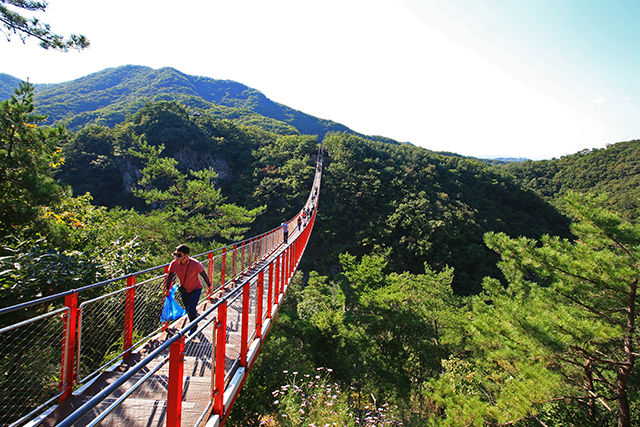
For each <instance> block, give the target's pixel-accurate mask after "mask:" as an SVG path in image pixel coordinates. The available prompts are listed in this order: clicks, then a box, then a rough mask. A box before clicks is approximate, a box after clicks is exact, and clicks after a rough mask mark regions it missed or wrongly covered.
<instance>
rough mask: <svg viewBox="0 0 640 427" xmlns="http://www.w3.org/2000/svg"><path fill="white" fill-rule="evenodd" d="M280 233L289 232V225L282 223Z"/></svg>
mask: <svg viewBox="0 0 640 427" xmlns="http://www.w3.org/2000/svg"><path fill="white" fill-rule="evenodd" d="M282 231H284V232H285V233H288V232H289V224H288V223H286V222H283V223H282Z"/></svg>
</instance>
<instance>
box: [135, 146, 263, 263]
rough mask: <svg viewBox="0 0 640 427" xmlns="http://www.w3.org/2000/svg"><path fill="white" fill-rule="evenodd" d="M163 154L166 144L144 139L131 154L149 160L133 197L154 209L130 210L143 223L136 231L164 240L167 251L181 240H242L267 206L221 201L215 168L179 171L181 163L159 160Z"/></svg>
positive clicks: (166, 158)
mask: <svg viewBox="0 0 640 427" xmlns="http://www.w3.org/2000/svg"><path fill="white" fill-rule="evenodd" d="M162 150H164V145H160V146H159V147H154V146H151V145H149V144H148V143H147V142H146V141H140V142H139V144H138V148H137V149H131V150H129V153H130V154H131V155H132V156H135V157H139V158H142V159H144V161H145V167H144V168H143V169H142V171H141V174H142V177H141V178H140V180H139V181H138V186H139V187H138V188H136V189H133V193H134V195H136V196H137V197H141V198H142V199H144V200H145V202H146V203H147V204H148V205H151V206H152V207H154V209H153V210H152V211H150V212H148V213H147V214H145V215H136V214H134V212H133V211H130V214H131V220H132V221H134V222H135V221H138V222H139V223H138V224H137V225H138V230H139V231H141V232H142V233H144V235H145V236H146V238H147V239H151V240H156V241H159V242H161V246H162V247H163V248H164V249H165V252H166V250H171V248H172V247H173V246H175V245H176V244H178V243H180V242H188V241H194V240H196V239H203V238H204V239H209V238H213V237H217V236H220V237H222V238H224V239H228V240H239V239H240V238H241V237H242V235H243V234H244V233H245V232H246V231H247V230H248V225H249V224H251V222H252V221H253V220H254V218H255V217H256V216H257V215H259V214H260V213H261V212H262V211H263V210H264V207H262V206H261V207H257V208H255V209H252V210H248V209H245V208H242V207H240V206H237V205H235V204H225V203H223V202H224V197H223V196H222V194H221V192H220V189H216V188H215V185H214V180H215V178H216V177H217V174H216V172H215V171H214V170H213V169H212V168H209V169H203V170H199V171H193V170H192V171H189V173H188V174H186V173H183V172H181V171H179V170H178V168H177V165H178V161H177V160H175V159H172V158H168V157H160V153H161V152H162Z"/></svg>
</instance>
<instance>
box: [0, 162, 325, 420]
mask: <svg viewBox="0 0 640 427" xmlns="http://www.w3.org/2000/svg"><path fill="white" fill-rule="evenodd" d="M321 172H322V151H321V150H319V152H318V160H317V162H316V173H315V177H314V180H313V183H312V189H311V191H310V193H309V196H308V198H307V201H306V202H305V204H304V206H303V209H302V210H301V211H299V212H298V214H296V215H294V217H293V218H292V219H291V220H289V221H288V222H289V223H290V224H291V227H290V231H292V229H293V230H295V228H294V227H296V223H295V221H296V219H297V218H298V217H299V216H301V215H302V212H303V211H304V210H305V209H306V208H307V207H308V206H309V207H313V210H312V218H309V221H308V224H305V229H304V231H302V230H301V232H300V233H299V234H298V235H297V236H295V237H293V236H292V237H293V238H291V239H290V240H289V244H285V245H283V244H282V243H281V242H282V240H281V234H278V233H281V232H282V230H281V227H276V228H273V229H271V230H269V231H267V232H265V233H261V234H259V235H257V236H253V237H250V238H247V239H244V240H241V241H239V242H235V243H232V244H229V245H226V246H223V247H219V248H215V249H212V250H210V251H207V252H204V253H202V254H198V255H195V256H194V257H195V258H200V257H205V256H206V257H207V258H208V260H205V261H203V264H205V262H206V263H208V265H207V267H208V268H209V274H210V275H211V279H212V283H214V282H213V275H212V274H213V271H214V268H215V266H216V264H215V262H217V261H221V262H222V264H221V266H222V268H221V269H218V271H217V273H219V279H221V281H222V284H221V288H224V287H225V286H226V284H228V283H230V282H235V280H236V278H237V277H239V276H241V275H243V274H244V275H245V280H244V282H243V283H242V284H241V285H240V286H237V287H236V288H233V289H228V288H227V289H228V290H230V291H231V292H230V293H229V294H227V295H224V297H221V298H220V300H219V301H217V302H216V303H215V304H213V306H212V307H211V308H210V309H207V311H206V312H205V313H203V314H202V315H200V316H199V317H198V318H197V319H195V320H194V321H193V322H191V323H189V325H187V326H185V327H184V328H183V329H182V330H180V331H179V333H178V334H177V335H176V336H173V337H171V338H170V339H169V340H168V341H167V342H165V343H164V344H162V346H161V348H162V349H164V350H166V349H167V348H168V347H170V346H171V345H172V343H175V342H177V340H179V339H181V338H183V337H184V335H185V333H186V331H188V330H190V328H192V327H196V328H197V325H198V324H199V323H200V322H202V320H203V318H204V317H206V316H207V315H208V314H210V313H211V312H212V311H213V310H215V309H217V308H219V307H220V306H221V305H222V304H227V303H229V301H232V299H233V298H237V297H238V296H239V295H240V293H241V292H247V290H246V289H253V288H252V286H259V287H260V295H263V294H262V280H263V279H262V277H260V278H259V279H258V277H259V275H260V274H262V273H266V269H267V266H263V267H262V268H261V269H260V270H258V271H254V272H253V273H248V274H247V272H248V271H249V269H251V268H252V267H253V266H254V265H256V266H257V265H259V263H260V262H262V260H265V261H266V260H267V257H271V259H272V261H271V262H270V263H269V264H268V268H269V278H268V280H269V289H268V291H269V296H268V298H267V295H266V293H265V294H264V295H263V296H261V297H260V298H267V299H266V301H264V302H265V303H266V302H268V304H267V311H268V312H269V313H268V314H266V315H265V317H263V318H262V319H258V318H257V316H256V315H252V316H254V317H255V319H254V320H252V321H255V322H256V324H255V329H254V330H253V332H249V337H248V340H249V342H251V341H252V340H253V338H254V337H257V338H262V335H263V334H264V335H265V336H266V333H267V332H261V331H258V325H262V322H263V321H264V322H265V323H264V324H265V325H270V323H271V317H272V315H273V316H275V313H276V312H277V308H279V304H280V301H281V298H282V297H283V296H284V293H285V292H286V289H288V281H290V280H291V279H292V277H293V273H294V272H295V269H296V268H297V263H298V262H299V259H300V257H301V256H302V254H303V253H304V249H305V248H306V246H307V243H308V239H309V236H310V232H311V229H312V228H313V224H314V220H315V216H316V212H317V209H316V208H317V199H316V197H318V196H319V195H318V189H319V186H320V180H321ZM291 234H293V233H291V232H290V235H291ZM300 237H304V238H303V239H300V241H299V242H298V239H299V238H300ZM294 243H295V245H294ZM298 243H302V244H301V245H300V244H298ZM294 246H295V249H294ZM245 249H247V257H248V258H247V257H245ZM213 254H216V255H215V256H214V255H213ZM225 256H226V258H225ZM239 257H241V259H240V258H239ZM273 257H275V258H273ZM216 260H217V261H216ZM231 261H232V263H233V264H232V265H233V270H232V271H233V272H232V274H230V276H231V279H229V280H228V281H225V273H224V266H226V265H227V262H231ZM236 261H241V263H242V267H241V270H242V271H241V272H239V273H238V274H236ZM245 261H248V264H247V269H245ZM279 261H281V262H280V265H279V266H278V262H279ZM285 264H286V266H285ZM167 266H168V264H163V265H160V266H155V267H151V268H148V269H145V270H141V271H138V272H135V273H130V274H127V275H123V276H120V277H117V278H113V279H109V280H105V281H102V282H98V283H95V284H92V285H89V286H84V287H80V288H76V289H72V290H68V291H64V292H61V293H58V294H55V295H50V296H47V297H42V298H39V299H37V300H33V301H29V302H25V303H20V304H16V305H14V306H11V307H6V308H2V309H0V315H2V314H6V313H10V312H13V311H16V310H20V309H24V308H28V307H31V306H33V305H36V304H44V303H47V302H50V301H54V300H56V299H59V298H64V305H63V306H62V307H61V308H60V309H56V310H54V311H52V312H49V313H46V314H43V315H39V316H34V317H32V318H31V319H28V320H26V321H22V322H18V323H16V324H14V325H9V326H7V327H4V328H0V333H3V332H7V331H10V330H12V329H17V332H18V333H20V334H22V335H21V341H20V346H19V347H18V346H17V345H16V346H15V348H17V349H21V348H26V349H27V354H29V353H33V351H29V350H28V349H29V348H36V347H37V348H40V347H39V346H40V345H44V346H45V348H46V350H47V351H49V352H50V350H51V348H50V347H52V345H51V343H53V342H55V340H58V342H60V340H61V341H62V355H60V353H59V352H58V356H56V354H55V351H54V352H50V353H48V354H47V359H46V360H48V361H50V360H52V358H56V357H57V358H58V361H60V358H62V371H61V375H60V381H59V382H58V385H57V388H58V389H60V391H61V393H59V394H56V395H55V396H54V397H53V398H52V399H49V400H47V402H45V403H44V404H41V405H40V406H39V408H36V409H35V410H33V411H31V412H29V414H27V415H25V416H22V415H18V417H20V416H22V418H20V420H18V421H15V422H14V423H13V424H12V426H13V425H17V424H19V423H21V422H23V421H24V420H26V419H28V417H30V416H32V415H33V414H36V413H37V411H38V410H41V408H43V407H44V405H48V404H49V403H50V402H51V401H52V400H54V399H56V398H58V397H60V401H62V400H64V399H65V398H66V397H67V396H69V395H70V393H71V391H72V385H73V383H78V384H80V383H81V382H80V378H79V376H80V375H79V374H80V366H81V363H80V356H81V354H83V353H82V352H81V342H82V339H81V338H82V332H81V331H82V318H83V315H82V313H83V311H82V307H84V306H85V305H86V304H89V303H94V302H97V301H100V300H107V298H109V297H112V296H113V295H115V294H119V295H124V294H123V293H124V292H125V291H126V292H127V295H126V297H127V300H126V304H128V303H129V302H131V303H132V304H133V301H129V300H128V298H129V296H131V297H132V298H131V300H133V293H134V291H135V289H136V288H138V287H142V286H143V285H146V284H147V283H151V282H154V283H153V284H154V285H157V284H158V280H160V279H162V278H164V277H166V267H167ZM274 266H275V268H274V271H273V273H275V275H274V276H273V279H274V280H275V288H274V289H272V287H273V286H274V284H273V283H272V278H271V273H272V272H271V268H272V267H274ZM228 267H229V270H231V268H230V267H231V266H228ZM158 269H163V274H161V275H154V277H153V278H151V279H145V280H144V281H142V282H140V283H137V284H136V283H135V279H136V277H137V276H141V275H147V274H148V273H152V272H154V271H157V270H158ZM278 271H280V272H281V276H280V279H278ZM285 275H286V277H285ZM147 277H149V276H147ZM279 280H281V281H282V284H280V285H278V283H279V282H278V281H279ZM119 281H126V284H127V286H126V287H123V288H122V289H119V290H116V291H115V292H109V293H107V294H105V295H102V296H100V297H96V298H92V299H87V300H86V301H84V302H83V303H82V304H81V305H78V295H79V294H80V293H82V292H86V291H89V290H92V289H96V288H99V287H104V286H107V285H110V284H113V283H116V282H119ZM285 281H286V283H287V284H285ZM258 283H259V284H258ZM265 286H266V284H265ZM245 288H246V289H245ZM155 289H156V288H154V287H153V286H150V291H151V292H153V291H154V290H155ZM272 290H274V299H273V301H272V300H271V297H272V294H271V291H272ZM129 292H130V293H131V295H128V293H129ZM144 292H147V294H148V293H149V291H144ZM265 292H266V287H265ZM141 296H142V295H141ZM278 296H279V297H278ZM250 298H254V297H253V296H252V297H250ZM278 298H280V299H278ZM244 299H246V297H245V296H243V304H244V303H245V302H244ZM137 300H138V296H137V294H136V301H137ZM276 300H277V301H278V302H277V303H276ZM121 302H122V303H124V302H125V301H121ZM118 303H119V301H115V302H114V303H111V305H112V306H113V305H114V304H115V305H117V304H118ZM254 303H256V302H254ZM272 303H273V308H274V310H276V311H274V312H273V314H272V313H271V307H272ZM100 304H102V303H100ZM136 304H138V303H137V302H136ZM256 304H262V303H261V302H257V303H256ZM78 307H79V308H78ZM260 307H261V306H260V305H258V309H257V310H258V312H261V310H262V308H260ZM98 308H99V309H101V308H102V307H100V306H99V307H98ZM123 308H124V305H123ZM92 310H93V311H90V312H89V314H91V313H93V314H94V315H95V314H96V313H98V314H106V315H107V316H110V315H112V316H113V317H114V319H113V320H114V321H116V322H117V319H116V317H118V316H120V315H123V314H124V315H125V316H127V314H126V313H124V311H122V312H115V311H113V312H111V313H106V311H105V312H95V308H93V309H92ZM131 310H133V307H131ZM135 310H136V313H138V311H137V310H138V308H135ZM250 310H253V309H250ZM267 311H265V313H267ZM225 313H226V308H225ZM55 314H62V316H60V315H55ZM145 314H146V318H149V317H154V315H153V314H151V316H149V313H145ZM131 316H133V312H132V313H131ZM225 316H226V315H225ZM146 318H145V319H146ZM98 320H100V319H98ZM156 320H157V319H156ZM213 320H215V317H214V318H213V319H212V320H209V321H207V322H205V325H204V326H203V325H201V326H200V328H198V329H199V330H202V329H203V328H204V327H205V326H207V325H208V324H210V323H211V322H212V321H213ZM45 321H46V322H48V323H46V324H45V323H44V322H45ZM129 321H130V322H134V320H132V319H130V320H129ZM138 321H139V320H135V322H136V325H138ZM243 321H246V320H243ZM120 322H122V319H120ZM126 322H127V320H126V318H125V324H124V326H125V331H124V334H125V337H124V345H123V349H124V351H123V353H120V354H119V355H118V356H115V357H116V359H117V358H120V356H123V355H126V354H129V353H130V352H131V351H132V350H133V348H135V347H136V346H140V343H144V342H146V341H148V339H149V338H150V337H151V335H147V336H146V337H143V338H140V336H141V335H137V336H136V337H135V340H138V341H137V342H136V343H133V344H132V340H131V338H132V337H131V328H132V324H131V323H129V324H127V323H126ZM76 323H77V324H76ZM27 324H28V325H29V326H28V328H29V331H23V330H20V329H19V328H23V327H24V326H25V325H27ZM225 324H226V320H225ZM117 325H118V324H117V323H116V326H117ZM120 325H121V326H122V324H120ZM167 325H168V324H166V325H165V328H166V326H167ZM192 325H193V326H192ZM147 326H148V324H145V325H144V328H146V327H147ZM88 327H89V332H87V333H88V334H89V335H87V336H89V337H90V336H91V324H89V326H88ZM45 328H46V330H47V331H49V330H50V329H51V330H52V331H53V329H55V330H57V331H58V332H54V335H46V336H44V339H46V341H42V342H41V341H40V339H41V338H40V336H38V339H37V340H36V339H35V338H33V337H35V336H36V335H28V336H27V338H26V339H25V338H22V336H25V335H24V334H25V332H26V333H30V334H35V333H36V331H38V330H45ZM126 328H129V337H128V342H129V343H128V344H126V342H127V329H126ZM138 328H140V325H138V326H136V329H135V330H136V332H142V335H144V334H145V333H148V332H143V331H142V329H138ZM144 328H143V329H144ZM25 329H26V327H25ZM146 330H147V331H148V328H147V329H146ZM30 331H32V332H30ZM157 331H159V329H157ZM267 331H268V329H267ZM56 333H57V336H56V335H55V334H56ZM120 333H122V329H120ZM214 333H215V332H214ZM11 334H13V332H11ZM47 334H50V332H47ZM11 336H13V335H11ZM76 338H77V340H76ZM109 338H110V337H109ZM120 339H122V335H121V336H120ZM243 339H244V341H245V343H244V351H245V353H244V358H245V359H246V357H247V356H246V351H247V346H246V344H247V342H246V341H247V337H246V335H245V337H244V338H243ZM102 340H103V341H105V340H104V338H102ZM23 342H24V344H22V343H23ZM89 342H90V341H89ZM121 344H122V342H121ZM22 345H24V346H25V347H22ZM183 345H184V344H183ZM108 346H109V344H107V347H108ZM127 346H129V347H127ZM87 348H89V349H91V346H90V345H89V346H88V347H87ZM58 349H60V347H58ZM258 349H259V347H258ZM156 350H157V349H156ZM156 350H154V352H153V353H152V354H153V355H156V356H157V354H158V353H157V351H156ZM109 351H111V349H110V348H109ZM223 351H224V350H223ZM94 353H95V351H94ZM94 353H89V357H91V355H92V354H94ZM240 353H242V351H241V352H240ZM7 354H10V353H7ZM22 354H23V355H24V354H25V353H24V350H23V353H22ZM74 354H75V355H76V356H77V362H76V363H77V366H76V367H75V369H74V367H73V362H70V360H69V359H71V360H73V359H75V357H74ZM41 356H42V355H35V354H34V355H33V356H31V355H29V358H27V357H26V356H24V357H23V356H19V357H20V358H21V359H16V360H20V363H21V364H27V365H25V366H32V365H30V364H31V363H33V362H31V360H35V359H36V358H38V357H39V358H42V357H41ZM151 356H152V355H151V354H150V355H148V356H147V357H145V359H144V360H146V361H147V362H146V363H144V364H141V363H142V362H143V361H144V360H143V361H141V362H140V363H139V364H137V365H136V366H135V367H133V368H132V369H131V370H130V372H132V373H131V375H134V374H135V373H136V372H139V370H140V369H142V368H143V367H144V366H146V364H148V363H149V361H150V360H152V359H153V358H154V357H155V356H154V357H151ZM83 357H86V356H83ZM108 357H113V354H112V353H110V354H109V356H108ZM242 357H243V356H242V355H241V354H239V355H238V358H242ZM251 357H254V356H251ZM104 360H107V359H106V355H105V358H104V359H103V362H100V363H104ZM113 360H115V359H112V361H113ZM232 360H233V359H232ZM239 360H240V359H236V360H235V362H234V364H232V367H231V369H230V371H229V372H230V374H231V372H233V370H234V369H236V368H237V366H242V365H241V364H238V365H236V363H237V362H238V361H239ZM97 361H98V362H99V361H100V359H97ZM44 363H50V362H43V366H45V365H44ZM245 363H246V362H245ZM112 365H113V363H112V362H107V364H105V365H103V366H101V367H100V368H98V369H97V370H96V371H93V372H91V373H90V374H89V375H88V376H87V377H86V378H91V377H92V376H95V374H96V373H100V372H101V371H102V370H104V368H105V367H107V366H112ZM58 366H60V364H58ZM87 366H89V367H90V364H87ZM33 367H35V368H36V369H40V365H37V366H36V365H33V366H32V368H30V370H29V371H28V372H32V371H33ZM91 369H93V368H91ZM33 372H34V373H35V376H37V375H38V374H39V373H38V372H37V371H33ZM59 372H60V371H59ZM222 373H223V377H225V375H224V373H225V368H224V366H223V371H222ZM20 375H24V374H20ZM40 375H41V374H40ZM47 375H49V374H47ZM131 375H127V377H126V378H127V379H128V378H130V377H131ZM32 376H33V375H32ZM19 378H22V377H19ZM224 380H225V381H226V380H227V378H226V377H225V378H224ZM142 381H144V380H142ZM216 381H217V380H216ZM123 382H126V379H124V380H122V381H120V382H119V384H122V383H123ZM225 384H226V383H225ZM5 385H6V384H5ZM114 386H115V384H114ZM47 387H49V385H47ZM115 388H117V387H115ZM115 388H114V389H115ZM105 391H106V390H104V391H103V392H102V393H100V395H103V394H104V392H105ZM238 391H239V390H238ZM41 394H42V393H41ZM224 394H225V396H226V394H227V392H226V389H225V390H224ZM0 395H4V394H3V393H0ZM50 396H51V394H49V397H50ZM105 396H108V394H107V395H105ZM96 397H98V396H96ZM225 399H226V397H225ZM234 399H235V397H234ZM0 400H3V399H0ZM91 401H93V399H91ZM40 402H42V400H41V401H40ZM87 403H89V402H87ZM212 404H213V401H212ZM116 406H117V405H116ZM8 408H11V406H3V405H2V404H0V412H3V411H4V410H6V409H8ZM27 411H30V409H27ZM23 414H24V413H23ZM105 416H106V415H105ZM14 419H15V418H14ZM61 425H62V424H61Z"/></svg>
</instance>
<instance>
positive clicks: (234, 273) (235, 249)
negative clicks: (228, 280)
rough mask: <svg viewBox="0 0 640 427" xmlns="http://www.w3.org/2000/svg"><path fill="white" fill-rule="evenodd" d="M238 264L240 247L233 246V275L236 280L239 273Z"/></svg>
mask: <svg viewBox="0 0 640 427" xmlns="http://www.w3.org/2000/svg"><path fill="white" fill-rule="evenodd" d="M237 263H238V245H233V268H232V270H231V271H232V273H233V279H234V280H235V278H236V273H237V269H236V264H237Z"/></svg>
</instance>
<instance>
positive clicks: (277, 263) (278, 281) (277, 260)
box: [273, 255, 280, 304]
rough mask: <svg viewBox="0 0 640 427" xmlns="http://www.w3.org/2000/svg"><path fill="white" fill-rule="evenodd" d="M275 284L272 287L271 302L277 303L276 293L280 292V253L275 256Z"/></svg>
mask: <svg viewBox="0 0 640 427" xmlns="http://www.w3.org/2000/svg"><path fill="white" fill-rule="evenodd" d="M275 279H276V280H275V286H274V289H273V293H274V295H273V303H274V304H277V303H278V293H280V255H278V256H277V257H276V277H275Z"/></svg>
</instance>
